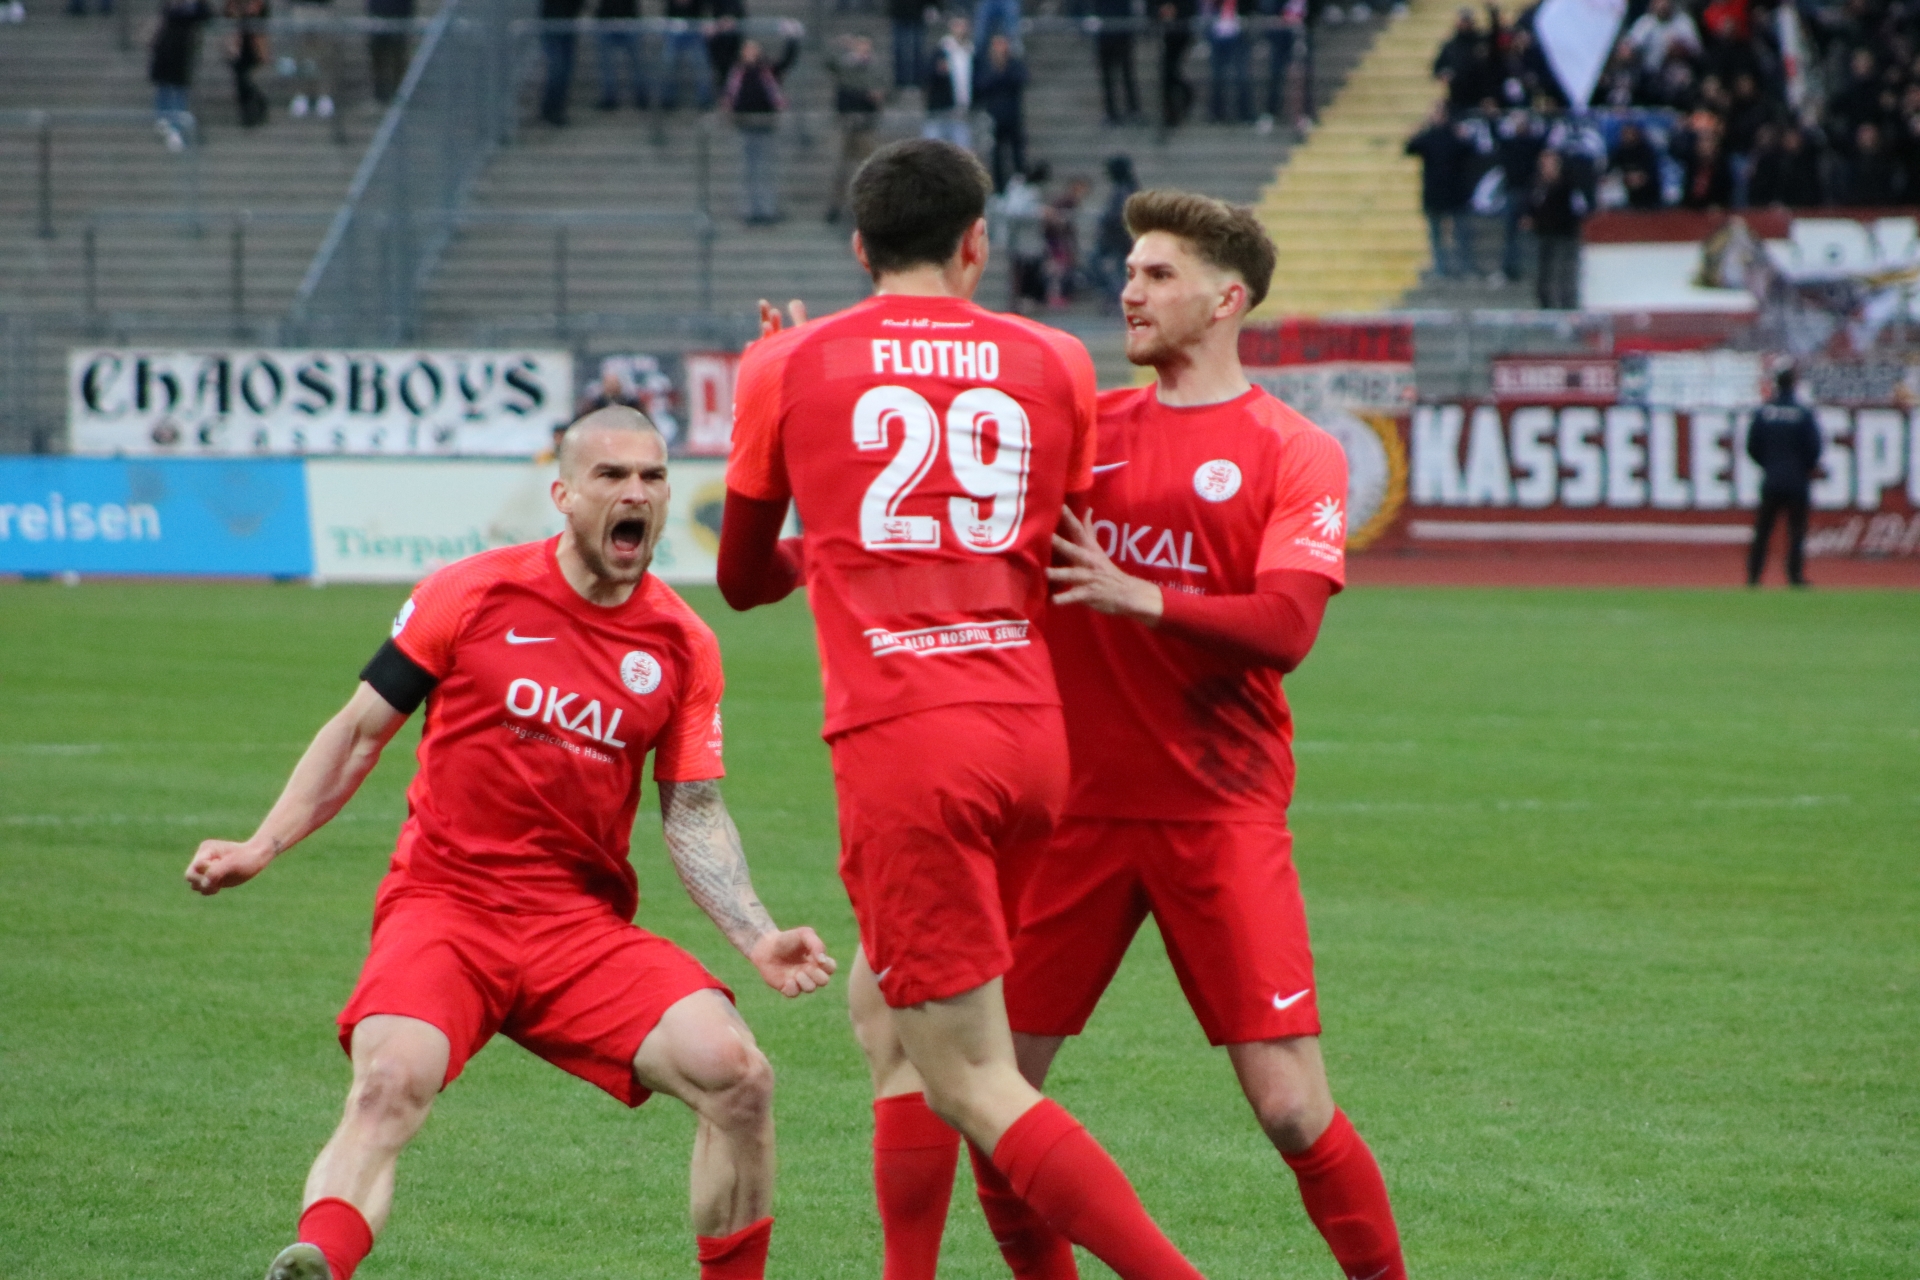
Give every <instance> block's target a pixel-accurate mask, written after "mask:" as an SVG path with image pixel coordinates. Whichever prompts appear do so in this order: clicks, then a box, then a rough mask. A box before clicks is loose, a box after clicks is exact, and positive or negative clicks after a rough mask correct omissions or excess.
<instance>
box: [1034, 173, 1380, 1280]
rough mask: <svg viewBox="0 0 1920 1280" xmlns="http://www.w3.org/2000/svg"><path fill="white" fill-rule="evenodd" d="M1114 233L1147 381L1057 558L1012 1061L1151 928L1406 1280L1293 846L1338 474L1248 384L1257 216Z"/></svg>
mask: <svg viewBox="0 0 1920 1280" xmlns="http://www.w3.org/2000/svg"><path fill="white" fill-rule="evenodd" d="M1126 220H1127V227H1128V230H1129V231H1130V232H1131V233H1132V235H1133V236H1134V237H1135V239H1134V245H1133V250H1132V252H1131V253H1130V254H1129V255H1128V258H1127V286H1126V289H1125V290H1124V292H1123V293H1122V294H1121V299H1120V301H1121V306H1122V308H1123V312H1124V315H1125V319H1126V325H1127V333H1126V342H1127V358H1128V359H1129V360H1131V361H1132V362H1133V363H1135V364H1138V365H1146V366H1149V367H1151V368H1152V369H1153V370H1154V372H1155V373H1156V374H1157V375H1158V378H1157V381H1156V382H1155V384H1154V385H1152V386H1147V387H1140V388H1136V389H1132V390H1126V391H1115V392H1109V393H1107V394H1105V395H1103V396H1101V397H1100V423H1099V450H1098V457H1097V460H1096V462H1095V465H1094V467H1093V472H1094V485H1093V492H1092V493H1091V495H1090V496H1089V499H1088V503H1089V509H1088V510H1087V511H1085V512H1084V513H1083V514H1082V515H1081V516H1079V517H1078V518H1075V517H1073V516H1072V515H1071V514H1070V515H1069V516H1068V517H1067V518H1066V519H1065V520H1063V522H1062V526H1063V529H1062V531H1063V534H1064V536H1062V537H1059V538H1056V539H1055V547H1056V550H1057V551H1058V553H1059V555H1060V557H1061V558H1062V559H1063V560H1064V562H1065V563H1064V564H1062V565H1060V566H1058V567H1055V568H1053V569H1051V570H1049V576H1050V577H1051V578H1052V579H1053V581H1054V582H1055V584H1056V586H1057V587H1059V588H1060V590H1059V594H1057V595H1055V596H1054V598H1053V599H1054V606H1055V607H1054V608H1053V609H1051V610H1050V611H1049V612H1048V614H1047V617H1046V625H1045V633H1046V637H1047V643H1048V645H1049V646H1050V647H1051V649H1052V651H1053V654H1054V662H1055V671H1056V672H1057V674H1058V678H1059V681H1060V697H1061V703H1062V707H1063V710H1064V713H1065V716H1066V724H1067V738H1068V742H1069V744H1070V746H1071V749H1072V751H1071V754H1072V760H1073V772H1072V784H1071V788H1070V791H1069V794H1068V798H1067V807H1066V817H1065V819H1064V820H1063V821H1062V822H1061V824H1060V826H1059V828H1058V829H1057V830H1056V831H1055V832H1054V836H1053V839H1052V841H1051V842H1050V843H1049V845H1048V847H1047V850H1046V853H1045V855H1044V857H1043V858H1042V860H1041V862H1040V864H1039V865H1038V866H1037V867H1036V868H1035V869H1034V870H1033V872H1032V873H1031V876H1030V879H1029V880H1028V883H1027V889H1026V892H1025V894H1024V896H1023V897H1022V899H1021V902H1020V906H1019V931H1018V933H1017V934H1016V936H1015V940H1014V963H1013V969H1012V971H1011V972H1010V973H1009V974H1008V976H1007V980H1006V991H1007V1008H1008V1011H1009V1014H1010V1016H1011V1019H1012V1025H1013V1028H1014V1031H1015V1043H1016V1045H1017V1052H1018V1055H1019V1059H1020V1063H1021V1067H1022V1069H1023V1070H1024V1071H1025V1072H1026V1074H1027V1078H1028V1079H1030V1080H1031V1081H1032V1082H1033V1083H1034V1084H1035V1085H1039V1084H1041V1083H1042V1082H1044V1080H1045V1079H1046V1074H1047V1068H1048V1067H1049V1065H1050V1064H1051V1063H1052V1061H1053V1058H1054V1055H1055V1054H1056V1053H1058V1052H1059V1050H1060V1047H1061V1045H1062V1044H1063V1043H1064V1041H1065V1039H1066V1037H1068V1036H1072V1035H1077V1034H1079V1032H1080V1031H1081V1029H1082V1028H1083V1027H1085V1025H1086V1022H1087V1019H1088V1017H1089V1016H1090V1015H1091V1014H1092V1012H1093V1009H1094V1006H1095V1004H1097V1003H1098V1001H1099V999H1100V996H1101V993H1102V992H1103V991H1105V989H1106V987H1107V984H1108V983H1109V982H1110V981H1111V980H1112V978H1113V975H1114V972H1115V970H1116V969H1118V967H1119V965H1120V960H1121V957H1122V956H1123V955H1125V953H1126V950H1127V946H1128V944H1129V942H1131V941H1132V939H1133V935H1134V933H1135V931H1136V930H1137V929H1138V928H1139V927H1140V922H1141V921H1142V919H1143V918H1144V917H1145V916H1146V915H1148V914H1149V913H1151V914H1152V915H1153V917H1154V919H1155V921H1156V923H1157V924H1158V925H1159V928H1160V932H1161V935H1162V936H1163V937H1164V938H1165V940H1166V945H1167V952H1168V955H1169V957H1170V958H1171V959H1172V961H1173V966H1174V971H1175V973H1176V974H1177V975H1178V976H1179V979H1180V985H1181V988H1182V990H1184V991H1185V992H1186V995H1187V1000H1188V1002H1189V1003H1190V1004H1191V1005H1192V1007H1193V1011H1194V1013H1195V1015H1196V1016H1197V1017H1198V1018H1199V1020H1200V1024H1201V1027H1202V1028H1203V1029H1204V1030H1205V1032H1206V1035H1207V1038H1208V1040H1209V1041H1210V1042H1212V1043H1213V1044H1215V1045H1225V1046H1226V1048H1227V1054H1228V1057H1229V1058H1230V1059H1231V1060H1232V1063H1233V1068H1234V1071H1235V1073H1236V1074H1237V1075H1238V1077H1239V1080H1240V1085H1241V1088H1242V1089H1243V1090H1244V1091H1245V1093H1246V1096H1247V1101H1248V1102H1250V1103H1251V1104H1252V1105H1253V1110H1254V1114H1255V1116H1256V1117H1257V1118H1258V1120H1259V1123H1260V1127H1261V1128H1262V1129H1263V1130H1265V1132H1266V1134H1267V1136H1268V1138H1269V1139H1271V1140H1272V1142H1273V1144H1274V1146H1275V1147H1277V1148H1278V1149H1279V1151H1280V1155H1281V1158H1282V1159H1283V1160H1285V1161H1286V1163H1287V1165H1288V1166H1289V1167H1290V1168H1291V1169H1292V1170H1293V1172H1294V1176H1295V1177H1296V1179H1297V1180H1298V1183H1299V1188H1300V1195H1301V1198H1302V1200H1303V1201H1304V1202H1305V1204H1306V1209H1307V1214H1308V1216H1309V1217H1310V1218H1311V1219H1312V1220H1313V1223H1314V1225H1315V1226H1317V1227H1318V1228H1319V1229H1320V1233H1321V1235H1322V1236H1324V1237H1325V1239H1326V1241H1327V1244H1328V1246H1329V1247H1330V1248H1331V1249H1332V1251H1333V1255H1334V1257H1335V1259H1336V1260H1337V1261H1338V1262H1339V1264H1340V1266H1341V1269H1342V1270H1343V1271H1344V1272H1345V1274H1346V1275H1347V1276H1349V1277H1351V1278H1352V1280H1402V1278H1403V1277H1404V1276H1405V1275H1406V1266H1405V1263H1404V1262H1403V1260H1402V1257H1401V1252H1400V1244H1399V1233H1398V1231H1397V1229H1396V1227H1395V1225H1394V1220H1393V1211H1392V1208H1391V1207H1390V1205H1389V1203H1388V1200H1387V1189H1386V1184H1385V1182H1384V1181H1383V1180H1382V1178H1381V1176H1380V1169H1379V1166H1378V1165H1377V1164H1375V1162H1374V1159H1373V1155H1372V1153H1371V1152H1370V1151H1369V1150H1368V1149H1367V1145H1366V1143H1365V1142H1363V1141H1362V1140H1361V1138H1360V1135H1359V1134H1358V1133H1356V1132H1355V1131H1354V1128H1353V1126H1352V1125H1351V1124H1350V1123H1348V1121H1347V1118H1346V1116H1345V1115H1344V1114H1342V1113H1341V1112H1340V1110H1339V1109H1338V1108H1337V1107H1335V1106H1334V1102H1333V1096H1332V1094H1331V1092H1330V1091H1329V1089H1328V1086H1327V1074H1326V1068H1325V1066H1324V1064H1323V1063H1322V1060H1321V1056H1320V1041H1319V1034H1320V1017H1319V1012H1318V1008H1317V999H1316V996H1315V991H1314V978H1313V956H1312V953H1311V952H1310V950H1309V949H1308V942H1307V921H1306V912H1305V910H1304V908H1303V906H1302V904H1301V898H1300V883H1299V879H1298V877H1297V876H1296V875H1295V873H1294V868H1293V861H1292V843H1293V839H1292V835H1291V833H1289V831H1288V830H1287V822H1286V817H1287V804H1288V802H1289V800H1290V799H1291V797H1292V793H1293V777H1294V767H1293V756H1292V749H1291V743H1292V738H1293V723H1292V717H1291V714H1290V713H1289V711H1288V709H1287V701H1286V697H1285V695H1284V694H1283V693H1282V691H1281V677H1282V676H1283V675H1285V674H1286V673H1287V672H1289V671H1292V670H1293V669H1294V668H1295V667H1297V666H1299V665H1300V663H1301V662H1302V661H1303V660H1304V659H1305V658H1306V656H1307V652H1308V650H1309V649H1311V648H1312V646H1313V642H1314V638H1315V636H1316V635H1317V634H1318V632H1319V628H1320V622H1321V619H1322V617H1323V616H1324V613H1325V610H1326V605H1327V600H1328V598H1329V597H1330V596H1331V595H1332V594H1333V593H1334V592H1335V591H1338V590H1339V589H1340V588H1341V586H1342V585H1343V584H1344V582H1345V564H1346V553H1345V532H1346V531H1345V528H1344V524H1345V507H1346V493H1347V468H1346V458H1345V455H1344V454H1343V453H1342V451H1341V449H1340V446H1339V443H1338V442H1337V441H1335V440H1334V439H1333V437H1332V436H1330V435H1328V434H1327V433H1326V432H1324V431H1321V430H1320V429H1318V428H1317V427H1315V426H1314V425H1313V424H1312V423H1311V422H1309V421H1307V420H1306V419H1305V418H1303V417H1301V416H1300V415H1299V414H1297V413H1295V412H1294V411H1293V410H1292V409H1289V408H1288V407H1287V406H1286V405H1284V404H1282V403H1281V402H1280V401H1279V400H1276V399H1275V398H1274V397H1273V396H1271V395H1269V394H1267V393H1266V392H1265V391H1262V390H1259V389H1257V388H1255V387H1254V386H1253V385H1252V384H1250V383H1249V382H1248V381H1247V377H1246V374H1245V373H1244V372H1243V371H1242V369H1241V367H1240V357H1239V337H1240V327H1241V324H1242V322H1243V321H1244V320H1245V319H1246V315H1247V312H1248V311H1249V310H1250V309H1251V308H1253V307H1255V306H1258V305H1259V303H1260V300H1261V299H1262V298H1264V297H1265V296H1266V292H1267V285H1268V283H1269V281H1270V279H1271V278H1272V274H1273V262H1274V249H1273V244H1272V242H1271V241H1270V240H1269V239H1268V238H1267V234H1266V232H1265V230H1264V229H1263V228H1262V227H1261V225H1260V223H1259V222H1258V220H1256V219H1255V217H1254V216H1253V214H1252V212H1251V211H1250V210H1247V209H1242V208H1235V207H1234V206H1231V205H1228V204H1224V203H1222V202H1221V201H1218V200H1213V199H1209V198H1208V197H1206V196H1200V195H1192V194H1188V193H1184V192H1175V191H1146V192H1141V193H1139V194H1137V195H1135V196H1133V197H1132V198H1131V199H1129V200H1128V201H1127V205H1126ZM1037 1252H1039V1253H1041V1254H1042V1255H1043V1256H1045V1257H1046V1258H1048V1259H1050V1261H1049V1262H1048V1263H1046V1264H1045V1265H1041V1266H1036V1267H1034V1268H1033V1269H1031V1270H1030V1271H1028V1272H1025V1273H1024V1274H1025V1275H1029V1276H1034V1277H1041V1276H1045V1277H1062V1276H1071V1275H1072V1274H1073V1260H1072V1251H1071V1250H1069V1249H1067V1248H1066V1246H1065V1243H1064V1242H1058V1243H1057V1244H1056V1245H1055V1246H1054V1247H1053V1248H1052V1249H1051V1250H1050V1251H1047V1250H1038V1251H1037Z"/></svg>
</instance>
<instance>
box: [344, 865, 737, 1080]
mask: <svg viewBox="0 0 1920 1280" xmlns="http://www.w3.org/2000/svg"><path fill="white" fill-rule="evenodd" d="M709 989H712V990H716V991H720V992H723V993H725V995H726V996H727V998H728V999H732V998H733V993H732V992H731V991H728V990H727V988H726V987H725V986H723V985H722V984H721V982H720V980H719V979H718V978H715V977H714V976H713V975H712V974H710V973H708V972H707V971H706V969H705V967H704V966H702V965H701V963H700V962H699V961H698V960H695V959H694V958H693V957H692V956H690V955H688V954H687V953H686V952H684V951H682V950H681V949H680V948H679V947H677V946H675V945H674V944H673V943H671V942H668V941H667V940H666V939H665V938H661V937H657V936H655V935H654V934H651V933H648V932H647V931H646V930H645V929H642V928H640V927H638V926H637V925H633V924H629V923H627V922H626V921H624V920H622V919H620V918H619V917H618V916H616V915H614V914H613V912H611V911H609V910H605V909H602V908H594V909H589V910H585V911H569V912H565V913H563V914H559V915H538V914H534V915H514V914H510V913H507V912H502V911H489V910H487V909H486V908H484V907H477V906H473V905H471V904H469V903H465V902H461V901H459V900H457V899H454V898H448V897H442V896H439V895H435V894H425V893H395V894H387V893H383V894H381V896H380V901H379V903H378V904H377V905H376V907H375V908H374V913H373V951H372V953H371V954H370V955H368V956H367V963H366V965H365V966H364V967H363V968H362V969H361V970H360V984H359V985H358V986H357V987H355V988H354V991H353V998H352V999H350V1000H348V1001H347V1007H346V1008H345V1009H342V1010H341V1011H340V1018H339V1023H340V1045H341V1047H342V1048H344V1049H346V1050H347V1051H348V1052H349V1053H351V1052H352V1051H353V1029H354V1027H355V1026H356V1025H357V1024H358V1023H359V1021H360V1019H362V1018H365V1017H370V1016H372V1015H373V1014H378V1013H392V1014H400V1015H402V1016H405V1017H408V1018H418V1019H420V1020H421V1021H422V1022H430V1023H432V1024H433V1025H434V1026H436V1027H438V1028H440V1030H441V1031H443V1032H445V1033H446V1037H447V1041H448V1043H449V1044H451V1045H452V1047H453V1052H452V1054H451V1056H450V1057H448V1059H447V1078H446V1079H445V1080H444V1081H442V1082H441V1087H442V1088H445V1087H446V1086H447V1085H449V1084H451V1083H453V1079H454V1077H455V1076H458V1075H459V1074H460V1070H461V1068H463V1067H465V1066H466V1065H467V1059H469V1058H471V1057H472V1056H473V1055H474V1054H476V1053H478V1052H479V1051H480V1047H481V1046H482V1045H484V1044H485V1043H486V1042H487V1041H489V1040H491V1039H492V1038H493V1036H494V1033H495V1032H503V1033H505V1035H506V1036H507V1038H508V1039H510V1040H512V1041H513V1042H514V1043H515V1044H518V1045H520V1046H521V1047H522V1048H524V1049H526V1050H527V1051H528V1052H530V1053H532V1054H534V1055H535V1056H537V1057H541V1058H545V1059H546V1060H547V1061H548V1062H551V1063H552V1064H553V1065H554V1066H556V1067H559V1068H560V1069H561V1070H562V1071H566V1072H568V1073H570V1074H572V1075H576V1076H579V1077H580V1078H581V1079H582V1080H585V1081H586V1082H587V1083H589V1084H592V1085H598V1086H599V1087H600V1088H602V1089H604V1090H606V1091H607V1092H608V1093H610V1094H612V1095H613V1096H614V1097H616V1098H618V1099H620V1101H622V1102H624V1103H626V1104H627V1105H628V1106H630V1107H637V1106H639V1105H640V1104H641V1103H643V1102H645V1101H646V1100H647V1096H648V1090H646V1089H643V1088H641V1087H640V1085H639V1083H638V1082H637V1081H635V1080H634V1078H633V1055H634V1054H636V1053H638V1052H639V1051H640V1042H641V1041H642V1040H645V1039H646V1038H647V1034H648V1033H649V1032H651V1031H652V1030H653V1028H654V1027H655V1026H656V1025H657V1024H658V1023H659V1021H660V1018H661V1015H663V1014H664V1013H666V1011H667V1010H668V1009H669V1008H671V1007H672V1006H673V1005H674V1004H676V1003H677V1002H679V1001H680V1000H682V999H684V998H685V997H687V996H689V995H692V994H693V993H694V992H696V991H705V990H709Z"/></svg>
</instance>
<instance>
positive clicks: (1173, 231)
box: [1125, 191, 1275, 311]
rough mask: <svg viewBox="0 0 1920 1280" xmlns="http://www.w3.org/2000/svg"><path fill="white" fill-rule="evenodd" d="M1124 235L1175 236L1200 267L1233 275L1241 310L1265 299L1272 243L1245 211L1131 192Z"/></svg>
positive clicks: (1184, 196)
mask: <svg viewBox="0 0 1920 1280" xmlns="http://www.w3.org/2000/svg"><path fill="white" fill-rule="evenodd" d="M1125 216H1126V220H1127V232H1128V234H1129V235H1131V236H1133V238H1134V239H1136V240H1137V239H1139V238H1140V237H1141V236H1143V235H1145V234H1147V232H1149V231H1164V232H1166V233H1167V234H1168V235H1170V236H1179V237H1180V238H1181V239H1182V240H1185V241H1186V242H1187V243H1188V244H1190V245H1192V246H1193V251H1194V252H1195V253H1197V254H1199V255H1200V258H1201V260H1202V261H1204V262H1207V263H1209V264H1211V265H1212V266H1215V267H1218V268H1220V269H1221V270H1222V271H1231V272H1234V273H1235V274H1237V275H1238V276H1239V277H1240V279H1241V280H1243V281H1245V282H1246V286H1247V298H1248V302H1247V310H1249V311H1251V310H1253V308H1255V307H1257V306H1259V305H1260V304H1261V302H1263V301H1264V300H1265V299H1266V296H1267V290H1268V288H1269V287H1271V286H1272V284H1273V260H1274V256H1275V255H1274V248H1273V237H1271V236H1269V235H1268V234H1267V229H1266V228H1265V227H1263V226H1261V225H1260V219H1259V218H1257V217H1255V216H1254V213H1253V210H1252V209H1250V208H1248V207H1246V206H1245V205H1238V204H1228V203H1227V202H1226V201H1225V200H1215V199H1214V198H1213V197H1212V196H1203V195H1200V194H1199V193H1198V192H1193V191H1137V192H1135V193H1134V194H1133V195H1131V196H1129V197H1127V207H1126V212H1125Z"/></svg>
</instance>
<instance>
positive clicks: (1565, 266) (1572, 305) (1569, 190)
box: [1525, 151, 1592, 311]
mask: <svg viewBox="0 0 1920 1280" xmlns="http://www.w3.org/2000/svg"><path fill="white" fill-rule="evenodd" d="M1591 207H1592V206H1591V205H1590V204H1589V203H1588V201H1587V193H1586V191H1585V190H1584V189H1583V187H1582V184H1581V183H1579V182H1577V181H1575V180H1574V177H1573V175H1571V174H1569V173H1568V172H1567V171H1566V162H1565V161H1564V160H1563V159H1562V158H1561V156H1560V153H1559V152H1558V151H1542V152H1541V153H1540V169H1539V176H1538V177H1536V178H1535V179H1534V183H1533V192H1532V194H1531V196H1530V197H1529V199H1528V201H1527V217H1526V224H1525V225H1526V227H1527V229H1528V230H1529V231H1531V232H1533V238H1534V240H1535V241H1536V242H1537V243H1538V244H1539V246H1540V278H1539V279H1538V280H1537V281H1535V286H1536V287H1537V289H1538V290H1539V298H1540V305H1541V307H1543V308H1545V309H1546V310H1549V311H1573V310H1576V309H1578V308H1579V306H1580V224H1581V223H1583V222H1585V221H1586V220H1587V213H1588V211H1589V209H1590V208H1591Z"/></svg>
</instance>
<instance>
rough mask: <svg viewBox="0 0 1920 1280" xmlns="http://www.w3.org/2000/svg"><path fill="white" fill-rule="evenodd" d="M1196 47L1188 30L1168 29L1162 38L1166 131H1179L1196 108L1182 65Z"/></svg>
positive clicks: (1162, 86)
mask: <svg viewBox="0 0 1920 1280" xmlns="http://www.w3.org/2000/svg"><path fill="white" fill-rule="evenodd" d="M1192 45H1193V33H1192V32H1191V31H1189V30H1187V29H1186V28H1185V27H1169V28H1168V29H1167V31H1166V33H1165V34H1164V35H1162V36H1161V37H1160V114H1161V118H1162V119H1164V120H1165V121H1166V124H1167V128H1169V129H1177V128H1179V127H1180V122H1181V121H1182V120H1185V119H1186V118H1187V112H1188V111H1190V110H1191V109H1192V108H1193V86H1192V85H1190V84H1188V83H1187V74H1186V71H1185V69H1184V68H1183V67H1182V66H1181V64H1182V63H1183V62H1184V61H1185V60H1186V57H1187V50H1188V49H1189V48H1191V47H1192Z"/></svg>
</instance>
